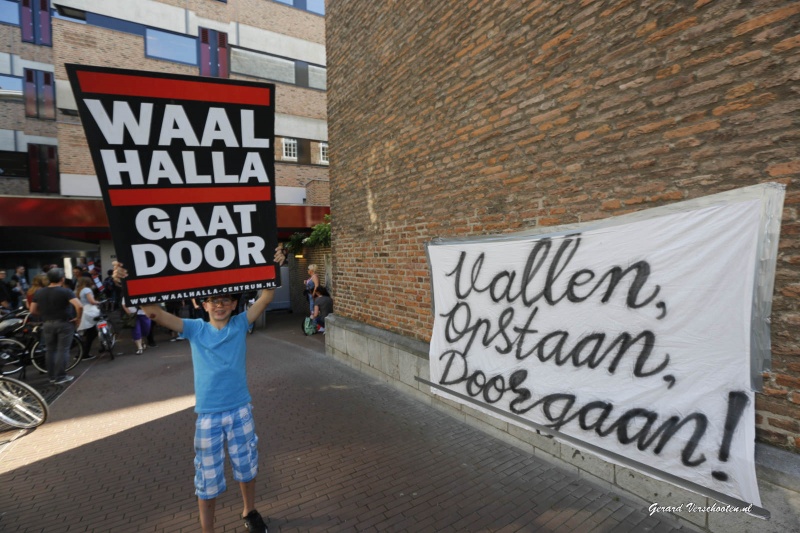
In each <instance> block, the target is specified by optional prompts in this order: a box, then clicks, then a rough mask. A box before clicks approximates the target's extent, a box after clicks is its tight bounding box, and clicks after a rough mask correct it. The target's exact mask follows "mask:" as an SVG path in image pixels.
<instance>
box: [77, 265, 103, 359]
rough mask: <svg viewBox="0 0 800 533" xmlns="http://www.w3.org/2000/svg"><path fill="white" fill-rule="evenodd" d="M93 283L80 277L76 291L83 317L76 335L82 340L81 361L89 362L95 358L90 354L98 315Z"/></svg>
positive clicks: (89, 279) (95, 336)
mask: <svg viewBox="0 0 800 533" xmlns="http://www.w3.org/2000/svg"><path fill="white" fill-rule="evenodd" d="M93 287H94V281H93V280H92V278H87V277H81V278H80V279H78V286H77V288H76V291H77V293H78V300H80V302H81V305H82V306H83V315H81V321H80V323H79V325H78V333H80V334H81V339H82V340H83V361H91V360H92V359H94V358H95V357H96V356H95V355H92V354H91V349H92V343H94V340H95V339H96V338H97V327H96V325H97V323H96V322H95V320H94V319H95V318H96V317H97V316H98V315H99V314H100V309H99V308H98V305H99V304H98V303H97V300H95V298H94V290H93Z"/></svg>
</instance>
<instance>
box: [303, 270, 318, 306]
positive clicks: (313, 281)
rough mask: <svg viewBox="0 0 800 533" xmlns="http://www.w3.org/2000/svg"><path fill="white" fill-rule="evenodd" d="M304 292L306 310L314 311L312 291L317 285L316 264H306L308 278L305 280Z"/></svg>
mask: <svg viewBox="0 0 800 533" xmlns="http://www.w3.org/2000/svg"><path fill="white" fill-rule="evenodd" d="M305 287H306V294H308V310H309V312H310V313H312V314H313V313H314V291H316V290H317V287H319V276H317V265H308V279H307V280H306V281H305Z"/></svg>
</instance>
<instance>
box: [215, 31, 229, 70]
mask: <svg viewBox="0 0 800 533" xmlns="http://www.w3.org/2000/svg"><path fill="white" fill-rule="evenodd" d="M217 42H218V48H217V58H218V64H219V72H218V73H217V76H218V77H220V78H227V77H229V75H230V71H229V68H228V64H229V63H228V56H229V47H228V34H227V33H222V32H219V33H218V34H217Z"/></svg>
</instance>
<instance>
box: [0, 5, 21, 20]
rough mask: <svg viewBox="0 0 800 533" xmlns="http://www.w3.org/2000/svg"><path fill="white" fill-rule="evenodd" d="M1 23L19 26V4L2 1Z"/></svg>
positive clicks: (0, 9) (0, 8)
mask: <svg viewBox="0 0 800 533" xmlns="http://www.w3.org/2000/svg"><path fill="white" fill-rule="evenodd" d="M0 22H4V23H6V24H13V25H14V26H19V2H9V1H8V0H0Z"/></svg>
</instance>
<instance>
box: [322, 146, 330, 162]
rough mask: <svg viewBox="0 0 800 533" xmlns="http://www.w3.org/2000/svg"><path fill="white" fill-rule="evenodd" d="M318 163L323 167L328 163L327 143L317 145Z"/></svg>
mask: <svg viewBox="0 0 800 533" xmlns="http://www.w3.org/2000/svg"><path fill="white" fill-rule="evenodd" d="M319 162H320V163H322V164H323V165H327V164H328V163H330V161H328V143H319Z"/></svg>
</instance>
